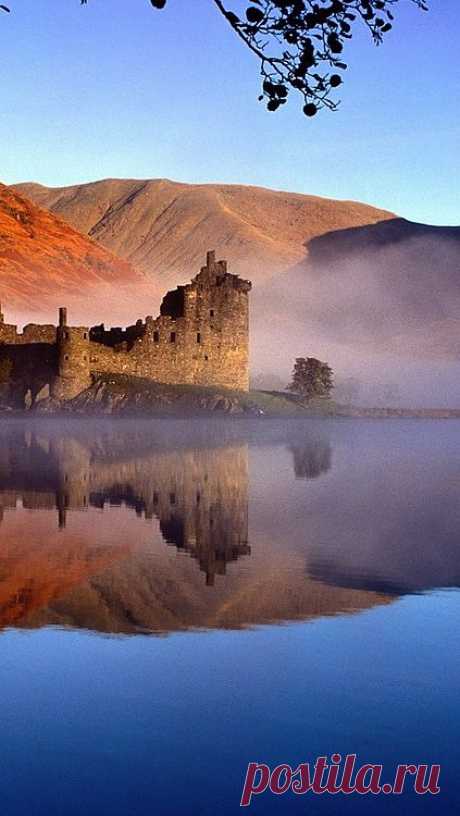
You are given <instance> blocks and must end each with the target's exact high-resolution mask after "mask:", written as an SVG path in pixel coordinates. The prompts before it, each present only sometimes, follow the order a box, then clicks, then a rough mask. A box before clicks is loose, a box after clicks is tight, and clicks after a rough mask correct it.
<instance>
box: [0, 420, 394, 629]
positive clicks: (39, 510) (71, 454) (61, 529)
mask: <svg viewBox="0 0 460 816" xmlns="http://www.w3.org/2000/svg"><path fill="white" fill-rule="evenodd" d="M120 427H121V426H120V425H118V426H114V425H110V424H109V425H104V423H102V424H100V425H93V424H91V425H87V426H84V425H83V426H82V425H81V424H76V425H74V426H72V425H71V426H70V427H66V428H63V429H61V430H58V431H57V430H56V428H55V427H51V426H47V425H46V423H45V424H39V425H38V426H36V427H33V428H32V429H30V428H29V427H24V426H22V425H19V424H18V425H13V428H12V429H9V430H8V432H4V433H0V513H1V518H2V524H1V526H0V536H1V542H2V543H1V547H0V624H1V625H3V626H5V625H16V626H40V625H45V624H64V625H72V626H78V627H85V628H88V629H96V630H100V631H105V632H126V633H129V632H136V631H168V630H175V629H184V628H187V627H190V626H194V627H209V626H222V627H240V626H244V625H248V624H256V623H264V622H269V621H274V620H275V621H276V620H292V619H305V618H308V617H312V616H316V615H322V614H334V613H336V612H338V611H353V610H356V609H361V608H366V607H368V606H372V605H374V604H375V603H381V602H384V600H385V599H384V598H383V597H382V596H379V595H378V594H373V593H367V592H365V591H355V590H343V589H341V588H336V587H327V586H322V585H320V584H318V583H317V582H315V581H312V580H310V579H308V578H307V577H306V576H305V574H304V569H303V564H304V556H303V554H301V553H297V552H295V551H293V552H291V551H290V550H289V547H287V548H286V547H285V546H284V542H279V541H273V540H271V541H269V542H268V543H267V542H265V544H264V543H262V542H261V546H260V547H259V548H258V552H257V553H256V554H254V553H253V554H252V555H251V557H249V558H248V557H247V556H250V554H251V548H250V546H249V544H248V443H247V438H248V435H249V439H251V433H252V431H251V428H250V427H249V429H248V428H246V429H245V432H244V433H243V434H242V433H241V430H240V431H237V430H236V428H233V429H229V430H227V431H226V430H225V429H222V433H220V434H218V435H216V434H214V433H212V434H211V436H210V434H209V429H208V431H206V430H205V429H204V428H203V427H201V428H198V432H197V433H196V432H194V434H193V435H192V437H191V436H190V432H189V431H186V429H184V427H183V425H180V424H176V425H175V426H174V427H172V426H171V423H169V424H168V425H163V426H161V430H160V431H158V432H157V433H155V434H154V435H153V436H152V425H149V426H148V427H147V428H145V429H144V430H145V433H142V430H143V429H142V428H141V429H140V428H139V426H132V427H131V428H130V427H129V425H128V426H127V427H126V426H125V427H124V429H123V433H120ZM273 434H274V435H273ZM278 435H279V430H278V431H276V432H274V431H273V429H272V430H269V429H267V431H266V438H267V436H268V439H269V440H270V441H274V440H275V439H277V438H278ZM242 437H243V439H242ZM245 437H246V438H245ZM307 437H308V438H307V439H306V438H305V432H304V431H303V432H302V433H301V434H300V437H299V440H294V441H293V440H292V439H290V440H288V442H289V444H287V445H286V444H284V443H283V447H282V448H281V449H282V450H285V451H287V452H290V454H291V455H292V456H293V464H294V468H295V469H296V472H297V470H298V462H299V461H301V462H302V473H301V476H302V477H304V475H305V476H306V477H308V478H313V477H315V476H319V475H321V472H322V471H323V470H327V469H328V467H329V466H330V449H329V448H328V445H327V444H326V445H325V443H324V441H319V442H315V441H314V439H312V438H310V436H308V435H307ZM282 438H283V436H282ZM309 458H310V459H311V463H310V464H308V460H309ZM12 508H17V509H16V512H13V513H10V512H8V510H9V509H12ZM50 510H54V511H55V512H54V513H50V512H49V511H50ZM82 510H83V511H85V512H77V511H82ZM103 510H105V511H106V512H101V511H103ZM133 511H134V512H133ZM155 521H156V524H155ZM164 542H166V543H167V544H170V545H173V546H171V547H165V546H164ZM280 544H281V545H282V546H280ZM185 556H191V557H185ZM230 564H231V565H232V566H231V568H230V569H229V568H228V565H230ZM197 565H198V566H199V570H198V569H197ZM202 573H205V576H206V579H205V581H204V580H203V576H202ZM217 576H220V577H219V580H216V578H217ZM223 576H225V578H224V577H223Z"/></svg>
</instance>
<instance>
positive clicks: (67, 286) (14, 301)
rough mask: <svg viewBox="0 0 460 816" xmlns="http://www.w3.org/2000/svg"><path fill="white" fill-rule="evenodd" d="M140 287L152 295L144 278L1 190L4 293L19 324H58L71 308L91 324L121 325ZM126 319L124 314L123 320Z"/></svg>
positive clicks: (9, 191) (38, 209)
mask: <svg viewBox="0 0 460 816" xmlns="http://www.w3.org/2000/svg"><path fill="white" fill-rule="evenodd" d="M134 287H135V289H136V291H138V292H140V291H142V292H143V293H144V294H147V293H148V292H150V291H151V284H149V283H148V282H147V281H146V279H145V278H144V276H143V275H142V274H141V273H140V272H138V271H137V270H135V269H134V268H133V267H132V266H131V265H130V264H129V263H127V262H126V261H124V260H120V259H118V258H116V257H115V256H114V255H113V254H112V253H111V252H109V251H107V250H106V249H104V248H103V247H102V246H100V245H99V244H97V243H95V242H94V241H92V240H90V239H89V238H88V237H87V236H84V235H81V234H80V233H79V232H77V231H76V230H75V229H73V228H72V227H70V226H69V224H67V223H66V222H65V221H63V220H62V219H61V218H59V217H57V216H56V215H54V214H53V213H50V212H48V211H46V210H44V209H42V208H41V207H39V206H37V205H36V204H34V203H32V202H31V201H29V200H27V199H26V198H23V197H22V196H21V195H19V193H18V192H17V191H15V190H13V189H12V188H11V187H6V186H5V185H3V184H0V292H1V300H2V303H3V306H4V309H5V311H6V316H7V319H8V317H9V316H11V317H14V318H15V319H16V320H17V319H21V317H22V316H23V317H24V319H25V320H27V321H29V320H33V319H34V318H37V319H43V318H48V319H50V320H53V322H54V321H55V320H56V313H57V309H58V307H59V306H61V305H68V306H69V307H70V310H71V314H72V312H73V314H74V315H78V319H82V318H85V319H87V320H88V321H89V322H91V321H93V320H94V321H95V320H97V319H98V318H99V317H100V305H98V304H97V303H96V302H95V301H96V300H97V301H99V304H100V303H101V302H103V303H104V305H105V309H106V314H107V316H108V317H109V316H110V317H113V319H115V320H116V319H121V318H122V317H123V316H124V315H125V313H126V305H125V301H126V298H129V297H130V292H131V291H132V289H133V288H134ZM122 313H123V314H122Z"/></svg>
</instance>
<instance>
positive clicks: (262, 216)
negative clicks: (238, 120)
mask: <svg viewBox="0 0 460 816" xmlns="http://www.w3.org/2000/svg"><path fill="white" fill-rule="evenodd" d="M16 189H17V190H18V191H20V192H21V194H25V195H27V196H28V197H30V198H31V199H33V200H34V201H35V202H37V203H38V204H39V205H40V206H42V207H46V208H49V209H50V210H51V211H52V212H53V213H55V214H57V215H58V216H60V217H62V218H63V219H65V220H66V221H67V222H68V223H69V224H71V225H72V226H74V227H75V228H76V229H78V230H80V231H81V232H84V233H87V234H88V235H89V236H90V237H91V238H92V239H94V240H95V241H98V242H99V243H100V244H102V245H103V246H104V247H106V248H108V249H109V250H112V251H113V252H115V253H117V254H118V255H119V256H120V257H122V258H125V259H127V260H129V261H130V262H132V263H133V265H134V266H135V267H136V269H137V270H139V271H140V272H141V273H144V274H145V276H146V278H148V279H149V280H150V281H151V285H152V289H151V290H149V291H148V293H147V294H146V292H145V290H144V289H143V288H142V286H141V285H139V284H137V283H136V285H135V286H130V287H129V297H128V295H127V290H126V289H124V290H122V289H121V288H120V297H119V299H118V302H117V308H116V309H112V304H111V302H110V301H108V300H107V299H105V298H101V297H100V295H99V290H98V288H97V287H95V286H94V285H93V283H91V279H90V278H88V276H87V275H86V273H84V272H83V274H82V275H81V278H80V279H81V281H82V282H84V285H85V288H86V291H87V293H88V294H89V292H91V295H90V298H91V303H90V305H94V306H97V307H98V309H99V314H100V316H101V319H105V320H106V322H112V323H113V322H114V321H115V320H116V319H117V320H118V315H120V318H119V319H120V321H121V322H125V323H126V322H129V321H131V320H132V319H133V318H134V317H137V316H138V315H139V316H144V315H145V314H152V313H156V311H157V309H158V305H159V300H160V296H161V294H162V293H163V292H164V291H165V290H166V289H168V288H171V287H172V286H176V285H177V283H179V282H185V281H187V280H189V279H190V277H191V276H192V275H194V274H195V273H196V272H197V271H198V269H199V267H200V266H201V264H202V262H203V259H204V255H205V253H206V250H208V249H211V248H213V249H216V251H217V253H218V255H219V257H221V258H227V260H228V261H229V263H230V269H231V271H232V272H237V273H239V274H241V275H243V276H244V277H248V278H250V279H251V280H252V281H253V282H254V284H255V286H254V289H253V292H252V295H251V315H252V318H251V328H252V331H251V347H252V371H253V372H254V373H256V374H259V375H262V381H260V380H259V385H266V386H267V387H268V386H269V384H270V383H273V384H275V383H276V385H277V386H278V387H279V383H280V382H286V381H287V378H288V376H289V372H290V369H291V367H292V362H293V359H294V357H296V356H304V355H306V354H310V355H313V356H317V357H320V358H322V359H326V360H328V361H329V362H330V363H331V364H332V366H333V367H334V369H335V370H336V373H337V379H338V380H341V379H344V378H347V377H348V378H350V377H352V378H354V379H355V380H359V382H360V383H362V384H363V385H364V386H365V389H366V388H367V387H368V385H369V384H370V385H371V386H372V388H371V393H365V390H364V392H363V390H362V389H361V393H360V394H359V396H358V399H359V400H360V401H362V400H364V401H367V402H371V403H373V404H374V403H375V402H376V400H377V399H380V397H379V396H378V395H381V398H382V399H383V401H384V402H387V400H388V394H393V395H396V398H395V399H392V402H393V403H395V402H396V404H398V398H397V395H398V394H399V395H400V400H399V404H405V405H408V404H411V405H433V406H435V405H439V406H445V405H451V406H452V405H458V404H459V403H460V228H457V227H431V226H427V225H423V224H415V223H411V222H409V221H406V220H404V219H402V218H398V217H397V216H394V215H392V214H391V213H388V212H386V211H384V210H379V209H376V208H374V207H370V206H367V205H365V204H359V203H355V202H350V201H334V200H329V199H323V198H318V197H314V196H305V195H299V194H297V193H286V192H276V191H273V190H267V189H262V188H257V187H245V186H238V185H235V186H232V185H218V184H209V185H190V184H178V183H175V182H171V181H166V180H151V181H133V180H104V181H99V182H95V183H91V184H83V185H79V186H74V187H62V188H48V187H43V186H41V185H38V184H22V185H18V186H17V188H16ZM91 246H92V247H93V246H94V245H93V244H91ZM131 274H133V273H131ZM49 279H50V276H49V272H47V273H46V277H43V278H42V281H43V282H42V283H41V284H40V287H38V288H37V289H35V292H36V293H37V296H40V292H41V291H42V290H43V286H45V287H46V286H48V285H49V284H48V281H49ZM52 280H53V276H52V275H51V281H52ZM130 280H133V278H132V277H131V278H130ZM32 299H33V298H31V302H32ZM149 299H150V300H151V303H150V302H149Z"/></svg>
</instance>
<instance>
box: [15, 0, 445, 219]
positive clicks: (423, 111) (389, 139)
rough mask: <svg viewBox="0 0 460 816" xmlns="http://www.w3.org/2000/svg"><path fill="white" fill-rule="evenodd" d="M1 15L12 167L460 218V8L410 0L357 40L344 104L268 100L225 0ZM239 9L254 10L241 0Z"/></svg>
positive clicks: (68, 179) (71, 177)
mask: <svg viewBox="0 0 460 816" xmlns="http://www.w3.org/2000/svg"><path fill="white" fill-rule="evenodd" d="M10 5H11V7H12V8H13V9H14V13H13V14H10V15H6V14H3V15H2V16H1V17H0V53H1V84H0V100H1V106H0V140H1V145H2V151H1V166H2V170H1V172H0V178H1V180H3V181H4V182H6V183H10V184H11V183H14V182H19V181H30V180H34V181H38V182H41V183H43V184H47V185H52V186H59V185H66V184H74V183H79V182H84V181H91V180H95V179H99V178H106V177H136V178H157V177H167V178H171V179H174V180H178V181H188V182H214V181H221V182H229V183H242V184H257V185H263V186H267V187H274V188H277V189H286V190H292V191H298V192H302V193H312V194H316V195H324V196H330V197H336V198H351V199H355V200H360V201H365V202H368V203H372V204H376V205H378V206H381V207H384V208H387V209H389V210H392V211H394V212H397V213H398V214H399V215H403V216H406V217H408V218H412V219H414V220H420V221H425V222H430V223H433V224H460V207H459V203H460V201H459V199H460V196H459V155H460V120H459V110H460V60H459V59H458V54H459V51H458V46H459V41H460V13H459V4H458V0H431V11H430V13H429V14H423V13H422V12H420V11H418V10H417V9H416V8H415V7H414V6H413V5H412V4H411V2H410V0H400V2H399V3H398V4H397V8H396V16H397V22H396V24H395V28H394V31H393V32H391V33H390V35H387V41H386V44H385V45H384V46H382V47H380V48H378V49H376V48H375V47H374V46H373V45H372V44H371V43H370V41H369V39H368V36H367V34H364V33H363V36H361V37H359V38H358V39H356V40H355V41H353V42H352V43H351V45H350V46H349V51H348V54H347V56H348V59H349V62H350V66H351V68H350V70H349V71H348V72H347V74H348V76H347V81H346V84H345V85H344V86H343V87H342V88H341V89H340V90H341V97H342V100H343V101H342V106H341V108H340V111H339V112H337V113H334V114H331V113H329V112H328V111H324V112H323V113H322V114H319V115H318V116H317V117H316V118H315V119H314V120H310V119H309V120H307V119H306V118H305V117H304V116H303V115H302V113H301V106H300V98H296V97H295V95H293V96H292V100H291V102H290V104H289V105H288V106H286V108H285V109H283V110H280V111H278V112H277V113H268V112H267V111H266V110H265V108H264V107H263V105H262V104H260V103H258V102H257V95H258V93H259V87H260V84H259V76H258V64H257V60H256V58H255V57H254V56H253V55H252V54H251V53H250V52H249V51H247V50H246V49H245V46H244V45H243V44H242V43H241V42H240V41H239V40H238V39H237V38H236V36H235V34H234V33H233V32H232V30H231V29H230V27H229V26H228V24H227V23H226V21H225V20H224V19H223V17H221V15H219V13H218V12H217V11H216V9H215V7H214V4H213V3H212V1H211V0H168V5H167V8H166V9H165V10H164V11H161V12H160V11H155V10H153V9H152V8H151V6H150V3H149V2H148V0H89V4H88V6H80V4H79V0H10ZM227 5H228V7H231V8H234V9H235V8H238V6H239V7H241V3H240V2H239V0H228V3H227Z"/></svg>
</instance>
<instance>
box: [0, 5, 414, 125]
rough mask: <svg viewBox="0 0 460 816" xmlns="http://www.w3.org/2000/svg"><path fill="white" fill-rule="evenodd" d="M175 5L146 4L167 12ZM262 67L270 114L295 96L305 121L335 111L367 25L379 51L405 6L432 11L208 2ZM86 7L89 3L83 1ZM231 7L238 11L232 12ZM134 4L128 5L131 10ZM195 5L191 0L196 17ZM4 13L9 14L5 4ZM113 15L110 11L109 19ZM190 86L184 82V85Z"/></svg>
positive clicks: (261, 99)
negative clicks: (356, 41)
mask: <svg viewBox="0 0 460 816" xmlns="http://www.w3.org/2000/svg"><path fill="white" fill-rule="evenodd" d="M174 1H175V0H146V2H150V5H151V6H153V7H154V8H156V9H164V8H165V7H166V5H167V3H171V4H172V3H174ZM209 2H210V3H213V4H214V6H215V7H216V10H217V11H218V12H219V13H220V14H222V15H223V17H224V18H225V19H226V21H227V22H228V23H229V25H230V26H231V27H232V29H233V31H234V32H235V34H236V35H237V36H238V37H239V38H240V40H242V42H243V43H245V45H246V46H247V47H248V48H249V49H250V50H251V51H252V52H253V54H255V55H256V57H257V58H258V60H259V63H260V73H261V76H262V92H261V95H260V97H259V99H260V101H265V103H266V105H267V108H268V110H269V111H276V110H278V108H280V107H281V106H282V105H284V104H285V103H286V101H287V98H288V96H289V92H290V91H292V90H295V91H298V92H299V93H300V94H301V97H302V99H303V112H304V114H305V116H314V115H315V114H316V113H317V112H318V111H319V110H321V109H322V108H329V110H336V108H337V106H338V101H337V100H336V99H335V98H334V91H335V90H336V89H337V88H338V87H339V86H340V85H341V84H342V82H343V72H344V71H345V70H346V69H347V67H348V66H347V63H346V62H344V61H343V52H344V50H345V46H346V44H347V42H348V40H351V38H352V36H353V34H354V33H355V32H356V31H357V30H358V28H359V27H360V26H361V25H363V26H364V27H365V28H367V30H368V31H369V33H370V35H371V37H372V39H373V41H374V43H375V44H376V45H380V43H381V42H383V38H384V36H385V34H387V32H388V31H390V30H391V28H392V26H393V20H394V14H393V9H394V8H395V6H396V5H397V4H399V3H400V2H409V3H413V4H414V5H415V6H417V7H418V8H419V9H422V10H423V11H427V4H426V0H316V2H315V0H209ZM80 3H81V5H83V6H85V5H87V4H88V0H80ZM229 3H230V4H231V5H232V6H233V8H229V7H228V6H229ZM132 4H133V2H132V0H126V5H127V7H128V8H129V7H131V6H132ZM193 5H194V0H190V7H191V10H190V12H187V13H190V14H193ZM0 9H3V11H10V8H9V7H8V6H6V5H3V4H1V5H0ZM109 13H110V14H112V13H113V12H111V11H107V14H109ZM184 84H185V82H184Z"/></svg>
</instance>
